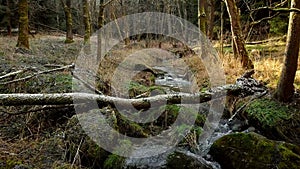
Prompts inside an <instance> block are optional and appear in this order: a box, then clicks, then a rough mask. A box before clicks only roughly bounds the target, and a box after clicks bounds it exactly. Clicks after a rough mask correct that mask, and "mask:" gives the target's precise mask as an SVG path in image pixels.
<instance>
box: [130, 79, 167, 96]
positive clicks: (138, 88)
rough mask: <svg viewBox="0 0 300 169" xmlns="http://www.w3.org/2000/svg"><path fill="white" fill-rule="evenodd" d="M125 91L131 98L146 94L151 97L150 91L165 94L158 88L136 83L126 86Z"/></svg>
mask: <svg viewBox="0 0 300 169" xmlns="http://www.w3.org/2000/svg"><path fill="white" fill-rule="evenodd" d="M127 90H128V92H129V97H131V98H132V97H135V96H138V95H140V94H144V93H147V92H148V93H149V95H151V92H152V91H156V93H158V94H165V91H164V89H163V88H162V87H160V86H145V85H142V84H139V83H137V82H130V83H129V85H128V86H127Z"/></svg>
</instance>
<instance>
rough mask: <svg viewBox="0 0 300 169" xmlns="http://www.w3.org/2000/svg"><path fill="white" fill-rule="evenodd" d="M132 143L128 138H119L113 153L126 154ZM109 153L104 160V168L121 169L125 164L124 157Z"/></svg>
mask: <svg viewBox="0 0 300 169" xmlns="http://www.w3.org/2000/svg"><path fill="white" fill-rule="evenodd" d="M131 147H132V143H131V142H130V141H129V140H120V141H119V147H117V148H116V149H115V150H114V152H113V153H116V154H126V153H130V151H131ZM116 154H111V155H109V156H108V158H107V159H106V160H105V162H104V169H122V168H123V167H124V164H125V157H122V156H119V155H116Z"/></svg>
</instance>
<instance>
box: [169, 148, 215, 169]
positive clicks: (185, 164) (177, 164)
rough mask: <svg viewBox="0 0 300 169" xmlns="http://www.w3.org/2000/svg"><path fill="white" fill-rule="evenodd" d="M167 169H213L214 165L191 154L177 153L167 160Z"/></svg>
mask: <svg viewBox="0 0 300 169" xmlns="http://www.w3.org/2000/svg"><path fill="white" fill-rule="evenodd" d="M166 166H167V169H182V168H193V169H213V166H212V163H211V162H208V161H206V160H205V159H203V158H202V157H201V156H197V155H195V154H193V153H190V152H184V151H178V150H177V151H175V152H174V153H172V154H170V155H169V157H168V160H167V165H166Z"/></svg>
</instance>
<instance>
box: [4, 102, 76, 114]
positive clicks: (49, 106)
mask: <svg viewBox="0 0 300 169" xmlns="http://www.w3.org/2000/svg"><path fill="white" fill-rule="evenodd" d="M74 106H75V105H72V104H70V105H45V106H42V107H40V108H34V109H30V110H22V111H18V112H9V111H6V110H5V109H4V108H3V107H0V110H1V111H2V112H3V113H6V114H9V115H13V116H16V115H21V114H27V113H35V112H39V111H46V110H53V109H56V110H57V109H64V108H74Z"/></svg>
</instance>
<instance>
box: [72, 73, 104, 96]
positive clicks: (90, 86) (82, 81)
mask: <svg viewBox="0 0 300 169" xmlns="http://www.w3.org/2000/svg"><path fill="white" fill-rule="evenodd" d="M72 75H73V77H74V78H76V79H77V80H79V81H80V82H81V83H83V84H84V85H85V86H86V87H87V88H89V89H90V90H92V91H95V93H96V94H101V95H103V93H102V92H101V91H100V90H98V89H96V88H95V87H94V86H92V85H91V84H89V83H88V82H86V81H84V80H82V79H81V78H80V77H78V76H77V75H75V74H72Z"/></svg>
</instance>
